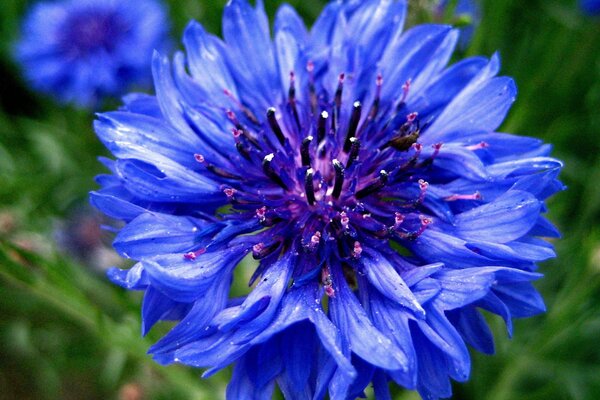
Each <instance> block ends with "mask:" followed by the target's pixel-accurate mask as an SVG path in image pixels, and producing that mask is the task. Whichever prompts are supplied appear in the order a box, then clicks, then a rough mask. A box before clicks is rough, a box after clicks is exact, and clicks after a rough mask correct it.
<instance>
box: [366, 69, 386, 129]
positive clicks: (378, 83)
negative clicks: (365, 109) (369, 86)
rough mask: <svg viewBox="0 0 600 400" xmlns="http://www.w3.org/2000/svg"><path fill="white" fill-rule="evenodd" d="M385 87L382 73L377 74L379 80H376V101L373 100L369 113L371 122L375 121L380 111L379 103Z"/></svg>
mask: <svg viewBox="0 0 600 400" xmlns="http://www.w3.org/2000/svg"><path fill="white" fill-rule="evenodd" d="M382 86H383V76H382V75H381V73H378V74H377V79H376V80H375V100H373V104H372V105H371V110H370V111H369V117H368V118H369V120H373V119H375V117H376V116H377V112H378V111H379V102H380V101H381V87H382Z"/></svg>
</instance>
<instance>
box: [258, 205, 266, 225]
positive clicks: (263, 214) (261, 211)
mask: <svg viewBox="0 0 600 400" xmlns="http://www.w3.org/2000/svg"><path fill="white" fill-rule="evenodd" d="M266 215H267V207H266V206H262V207H261V208H257V209H256V217H257V218H258V220H259V221H260V222H261V223H263V222H265V221H266V219H267V217H266Z"/></svg>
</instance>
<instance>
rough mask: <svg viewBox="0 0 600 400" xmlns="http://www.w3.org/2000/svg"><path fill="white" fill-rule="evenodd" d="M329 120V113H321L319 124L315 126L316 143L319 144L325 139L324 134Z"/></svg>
mask: <svg viewBox="0 0 600 400" xmlns="http://www.w3.org/2000/svg"><path fill="white" fill-rule="evenodd" d="M328 118H329V113H328V112H327V111H323V112H322V113H321V115H320V116H319V122H318V124H317V140H318V143H321V142H322V141H323V140H324V139H325V133H326V131H325V130H326V128H327V119H328Z"/></svg>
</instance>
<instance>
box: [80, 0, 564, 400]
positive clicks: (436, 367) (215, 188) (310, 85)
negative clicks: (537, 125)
mask: <svg viewBox="0 0 600 400" xmlns="http://www.w3.org/2000/svg"><path fill="white" fill-rule="evenodd" d="M405 12H406V4H405V2H404V1H386V0H370V1H364V2H332V3H330V4H329V5H327V6H326V8H325V10H324V11H323V12H322V14H321V16H320V17H319V18H318V20H317V21H316V22H315V24H314V26H313V27H312V29H311V30H310V31H308V30H307V29H306V28H305V26H304V23H303V22H302V20H301V19H300V17H299V16H298V15H297V14H296V12H295V11H294V10H293V9H292V8H291V7H289V6H286V5H284V6H282V7H281V8H280V9H279V10H278V12H277V14H276V17H275V26H274V39H273V40H272V39H271V36H270V33H269V25H268V20H267V16H266V15H265V12H264V10H263V5H262V2H261V1H258V2H257V6H256V7H252V6H251V5H249V4H248V2H246V1H245V0H232V1H231V2H230V3H229V4H228V5H227V7H226V8H225V13H224V19H223V36H224V40H221V39H219V38H217V37H215V36H213V35H211V34H209V33H207V32H206V31H205V30H204V29H203V28H202V26H200V25H199V24H197V23H194V22H192V23H190V24H189V26H188V27H187V29H186V31H185V34H184V38H183V42H184V45H185V50H186V53H185V54H183V53H178V54H176V55H175V57H174V60H173V62H172V63H171V62H170V61H169V59H167V58H165V57H163V56H161V55H159V54H156V55H155V56H154V60H153V65H152V66H153V72H154V83H155V87H156V96H155V97H153V96H147V95H139V94H132V95H129V96H127V97H126V98H125V105H124V107H123V108H122V109H121V110H119V111H115V112H108V113H104V114H101V115H100V116H99V118H98V120H97V121H96V123H95V129H96V132H97V134H98V136H99V137H100V139H101V140H102V141H103V143H104V144H105V145H106V146H107V147H108V149H109V150H110V151H111V152H112V153H113V154H114V156H115V157H116V160H114V161H112V160H104V162H105V165H106V166H107V167H108V168H109V169H110V171H111V174H108V175H102V176H99V177H98V183H99V184H100V185H101V187H102V188H101V189H100V190H98V191H96V192H93V193H92V194H91V201H92V203H93V204H94V205H95V206H96V207H98V208H99V209H100V210H102V211H104V212H105V213H106V214H108V215H109V216H111V217H114V218H118V219H121V220H123V221H125V222H126V226H125V227H124V228H123V229H122V230H121V231H120V232H119V234H118V235H117V237H116V239H115V241H114V246H115V248H116V250H117V251H118V252H119V253H120V254H121V255H122V256H123V257H126V258H131V259H134V260H137V261H138V263H137V264H135V266H133V267H132V268H131V269H129V270H119V269H112V270H111V271H110V272H109V276H110V278H111V279H112V280H113V281H114V282H115V283H117V284H119V285H121V286H123V287H125V288H127V289H132V290H144V291H145V296H144V302H143V306H142V315H143V327H142V329H143V333H144V334H145V333H146V332H148V330H149V329H150V328H151V327H152V326H153V325H154V324H155V323H156V322H158V321H160V320H178V321H180V322H179V323H178V324H177V325H176V326H175V327H174V328H173V329H172V330H171V331H170V332H169V333H168V334H167V335H166V336H164V337H163V338H162V339H161V340H160V341H159V342H158V343H156V344H155V345H154V346H153V347H152V348H151V350H150V352H151V353H152V354H153V356H154V358H155V360H156V361H158V362H159V363H163V364H169V363H182V364H187V365H191V366H195V367H202V368H208V370H207V371H206V373H205V374H204V376H210V375H212V374H214V373H215V372H217V371H219V370H220V369H222V368H225V367H226V366H228V365H230V364H233V365H234V368H233V376H232V380H231V382H230V384H229V386H228V388H227V397H228V398H230V399H270V398H271V395H272V392H273V389H274V386H275V385H276V384H277V385H278V386H279V388H280V389H281V390H282V391H283V393H284V395H285V397H286V398H290V399H292V398H315V399H322V398H324V396H325V395H326V394H327V393H328V394H329V396H330V398H332V399H353V398H355V397H357V396H360V395H361V394H362V392H363V390H364V389H365V388H366V386H367V385H369V384H370V383H372V385H373V387H374V390H375V394H376V397H377V398H380V399H389V398H390V394H389V392H388V382H389V381H394V382H396V383H397V384H398V385H401V386H404V387H406V388H409V389H416V390H418V391H419V393H420V394H421V395H422V396H423V397H424V398H428V399H435V398H440V397H448V396H450V395H451V384H450V379H451V378H452V379H454V380H457V381H461V382H462V381H466V380H467V379H468V377H469V372H470V368H471V362H470V357H469V352H468V350H467V345H470V346H472V347H473V348H475V349H477V350H479V351H481V352H484V353H488V354H489V353H493V352H494V344H493V338H492V334H491V331H490V329H489V328H488V326H487V324H486V322H485V319H484V318H483V316H482V315H481V314H480V311H481V310H486V311H488V312H491V313H494V314H498V315H500V316H501V317H502V318H503V319H504V321H505V322H506V325H507V329H508V332H509V334H510V333H511V332H512V318H514V317H517V318H519V317H529V316H532V315H536V314H538V313H541V312H543V311H544V303H543V301H542V299H541V297H540V295H539V294H538V292H537V291H536V290H535V288H534V287H533V285H532V283H531V282H532V281H533V280H535V279H538V278H539V277H540V276H541V275H540V274H538V273H536V272H535V270H536V269H537V267H536V263H537V262H539V261H542V260H545V259H548V258H551V257H554V256H555V254H554V251H553V249H552V245H551V244H549V243H548V242H546V241H544V240H542V239H540V238H539V237H557V236H558V232H557V230H556V229H555V228H554V227H553V225H552V224H551V223H550V222H548V220H547V219H546V218H545V217H544V216H543V213H544V212H545V211H546V208H545V205H544V200H545V199H546V198H548V197H549V196H551V195H552V194H554V193H555V192H557V191H559V190H561V189H562V185H561V183H560V182H559V181H558V180H557V175H558V173H559V171H560V169H561V167H562V164H561V162H560V161H558V160H556V159H554V158H551V157H550V156H549V153H550V147H549V146H548V145H544V144H543V143H542V142H541V141H540V140H538V139H533V138H528V137H519V136H513V135H511V134H507V133H500V132H497V129H498V126H499V125H500V124H501V123H502V121H503V119H504V117H505V115H506V113H507V112H508V110H509V108H510V107H511V104H512V102H513V101H514V99H515V96H516V88H515V84H514V82H513V80H512V79H511V78H508V77H502V76H500V77H499V76H496V75H497V74H498V70H499V68H500V63H499V59H498V57H497V56H495V55H494V56H493V57H492V58H491V59H490V60H488V59H485V58H483V57H473V58H468V59H465V60H462V61H459V62H457V63H455V64H453V65H451V66H448V62H449V60H450V58H451V56H452V52H453V49H454V47H455V45H456V42H457V40H458V32H457V30H456V29H452V28H451V27H448V26H441V25H422V26H416V27H414V28H412V29H410V30H408V31H406V32H402V29H403V23H404V16H405ZM247 255H251V256H252V257H253V258H254V259H255V260H258V264H257V268H256V270H255V272H254V274H253V276H252V278H251V279H250V283H249V284H250V289H249V293H248V294H247V295H245V296H242V297H231V296H230V287H231V283H232V280H233V279H234V271H235V270H236V266H238V264H240V262H241V261H242V259H244V258H245V257H246V256H247ZM243 264H245V263H243ZM235 276H236V277H237V279H239V276H240V275H239V274H235Z"/></svg>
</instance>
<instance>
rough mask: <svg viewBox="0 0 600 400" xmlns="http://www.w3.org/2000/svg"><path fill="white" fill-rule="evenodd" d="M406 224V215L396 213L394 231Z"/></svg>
mask: <svg viewBox="0 0 600 400" xmlns="http://www.w3.org/2000/svg"><path fill="white" fill-rule="evenodd" d="M403 222H404V215H403V214H402V213H399V212H397V213H394V229H398V228H400V225H402V223H403Z"/></svg>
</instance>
